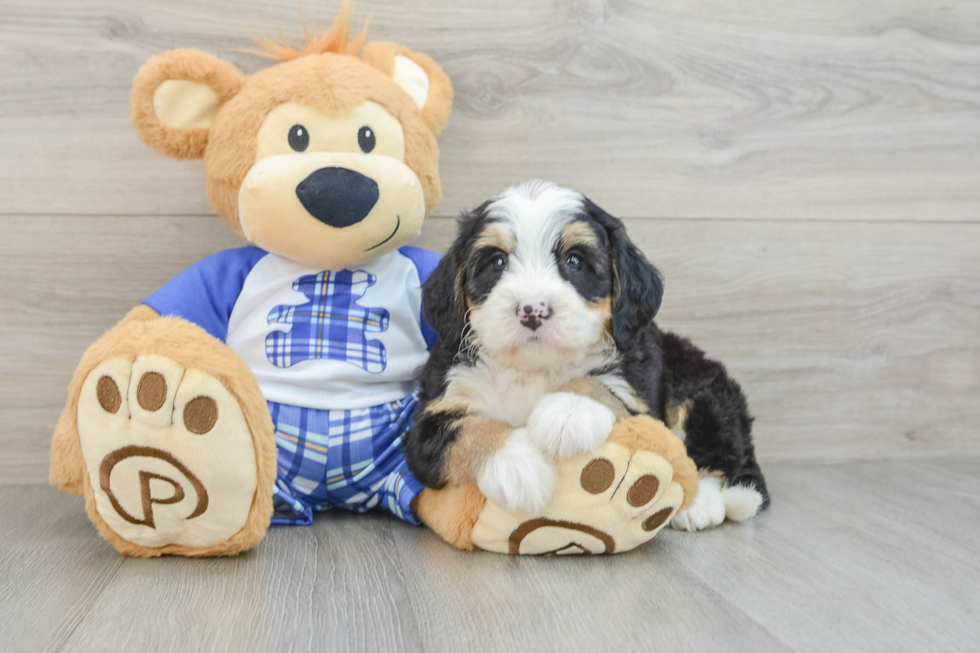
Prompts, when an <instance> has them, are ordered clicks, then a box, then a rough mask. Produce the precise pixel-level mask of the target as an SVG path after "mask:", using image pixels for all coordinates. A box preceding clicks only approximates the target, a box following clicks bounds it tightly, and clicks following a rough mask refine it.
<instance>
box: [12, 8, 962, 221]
mask: <svg viewBox="0 0 980 653" xmlns="http://www.w3.org/2000/svg"><path fill="white" fill-rule="evenodd" d="M337 4H338V3H336V2H332V3H317V6H316V7H315V8H314V7H307V16H308V17H310V18H312V19H313V20H314V21H315V22H317V23H319V24H320V25H323V24H325V23H327V22H329V21H330V20H332V18H333V15H334V13H335V11H336V5H337ZM358 10H359V13H361V14H362V16H367V15H368V13H370V12H373V13H372V14H371V15H372V19H371V36H372V38H373V39H376V40H396V41H399V42H403V43H405V44H407V45H409V46H411V47H414V48H417V49H420V50H422V51H425V52H427V53H429V54H431V55H432V56H433V57H434V58H435V59H436V60H437V61H439V62H440V63H441V64H442V65H443V66H444V67H445V69H446V71H447V72H448V73H449V74H450V76H451V77H452V79H453V81H454V85H455V88H456V93H457V95H456V102H455V114H454V117H453V119H452V120H451V122H450V126H449V129H448V130H447V132H446V133H445V135H444V137H443V138H442V139H441V143H442V152H443V158H442V171H443V186H444V188H445V191H446V198H445V200H444V202H443V203H442V205H441V206H440V207H439V209H438V212H439V215H454V214H455V213H456V212H457V211H458V210H459V209H460V208H462V207H466V206H473V205H474V204H475V203H477V202H478V201H480V200H481V199H483V198H484V197H486V196H488V195H490V194H492V193H495V192H497V191H498V190H500V188H502V187H503V186H505V185H507V184H509V183H512V182H515V181H520V180H523V179H527V178H536V177H543V178H549V179H553V180H555V181H558V182H561V183H564V184H566V185H571V186H574V187H577V188H579V189H581V190H582V191H584V192H585V193H586V194H588V195H591V196H595V199H596V200H597V201H599V203H600V204H603V203H605V204H611V203H613V202H616V203H618V204H619V212H620V213H621V214H623V215H625V216H630V217H671V218H677V217H700V218H707V217H716V218H733V217H742V218H759V217H766V218H776V219H799V218H820V219H828V220H845V219H862V220H871V219H875V220H878V219H880V220H891V219H902V220H968V221H969V220H976V219H977V215H978V211H977V209H978V202H980V185H978V184H977V183H976V180H977V178H978V176H980V27H978V26H980V4H978V3H975V2H968V1H966V0H956V1H955V2H947V3H943V4H936V3H923V2H920V1H919V0H868V1H866V2H861V3H854V2H851V1H850V0H828V1H825V2H820V3H806V2H792V3H787V2H785V1H784V0H756V1H755V2H752V3H731V2H725V1H724V0H666V1H663V2H647V1H638V2H612V1H609V2H606V1H604V0H562V1H559V2H554V1H553V0H528V1H526V2H521V3H501V2H486V1H485V0H456V1H454V2H444V1H440V0H420V1H417V2H412V3H401V2H396V0H374V1H372V2H371V3H370V4H369V5H362V6H359V7H358ZM0 12H2V15H3V16H4V21H3V23H2V24H0V44H2V45H3V51H4V56H3V57H2V58H0V97H3V98H4V99H3V101H2V102H0V178H2V179H3V180H4V183H3V184H2V185H0V206H2V211H3V212H6V213H9V214H22V213H56V214H63V213H85V214H95V215H104V214H120V215H122V214H137V213H150V214H161V215H167V214H185V215H191V214H204V213H208V212H209V211H208V209H207V205H206V201H205V198H204V194H203V192H202V186H203V185H202V181H201V166H200V164H199V163H179V162H171V161H166V160H163V159H161V158H159V157H157V156H156V155H154V154H153V153H151V152H150V151H148V150H147V149H146V148H144V147H143V146H141V145H140V143H139V142H138V141H137V139H136V136H135V134H134V132H133V129H132V128H131V126H130V124H129V119H128V113H127V107H128V98H129V85H130V82H131V79H132V77H133V75H134V74H135V72H136V71H137V69H138V68H139V66H140V65H141V64H142V62H143V61H145V60H146V59H147V58H148V57H149V56H151V55H153V54H157V53H159V52H161V51H163V50H166V49H169V48H175V47H197V48H201V49H205V50H210V51H212V52H215V53H217V54H220V55H222V56H225V57H227V58H229V59H231V60H232V61H233V62H234V63H235V64H237V65H239V66H240V67H241V68H242V69H244V70H245V71H247V72H253V71H255V70H257V69H258V68H260V67H263V66H265V65H266V63H265V62H264V61H263V60H260V59H258V58H256V57H254V56H251V55H247V54H243V53H241V52H236V51H235V49H240V48H248V47H250V46H251V42H250V41H249V39H248V36H247V35H246V33H245V30H246V28H250V29H252V30H253V31H257V32H260V33H269V32H274V31H275V28H276V27H281V28H283V30H284V32H285V33H286V34H287V35H288V36H290V37H291V38H293V39H294V40H296V39H297V38H299V37H300V35H301V30H300V25H299V20H298V18H299V17H298V8H297V6H296V4H295V3H289V2H287V3H282V2H269V1H265V0H244V1H240V2H234V3H232V2H229V1H228V0H171V1H168V2H151V1H150V0H136V1H132V0H126V1H123V0H112V1H102V2H96V1H93V0H34V1H32V2H30V3H25V2H16V1H14V0H2V1H0Z"/></svg>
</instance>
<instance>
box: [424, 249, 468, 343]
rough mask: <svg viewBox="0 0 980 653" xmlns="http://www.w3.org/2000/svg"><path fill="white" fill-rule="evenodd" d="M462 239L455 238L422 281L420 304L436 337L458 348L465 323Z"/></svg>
mask: <svg viewBox="0 0 980 653" xmlns="http://www.w3.org/2000/svg"><path fill="white" fill-rule="evenodd" d="M462 246H463V243H462V242H461V240H459V239H457V241H456V243H455V244H454V245H453V246H452V248H450V250H449V252H447V253H446V255H445V256H443V257H442V260H441V261H439V265H438V266H436V269H435V271H433V273H432V275H431V276H430V277H429V278H428V279H427V280H426V282H425V283H424V284H423V285H422V307H423V310H424V311H425V321H426V322H428V323H429V326H431V327H432V328H433V329H434V330H435V332H436V334H437V335H438V336H439V341H440V342H442V343H446V344H447V345H449V346H450V347H454V348H457V349H458V348H459V345H460V341H461V340H462V337H463V328H464V327H465V326H466V310H465V308H464V305H463V301H464V300H463V271H462V270H463V252H462Z"/></svg>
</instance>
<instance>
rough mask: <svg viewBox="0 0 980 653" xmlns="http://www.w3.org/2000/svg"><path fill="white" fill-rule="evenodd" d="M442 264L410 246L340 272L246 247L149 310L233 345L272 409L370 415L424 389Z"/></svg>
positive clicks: (156, 299)
mask: <svg viewBox="0 0 980 653" xmlns="http://www.w3.org/2000/svg"><path fill="white" fill-rule="evenodd" d="M438 262H439V256H438V255H437V254H434V253H433V252H428V251H426V250H423V249H419V248H417V247H402V248H401V249H399V250H397V251H394V252H390V253H388V254H385V255H383V256H381V257H380V258H377V259H375V260H373V261H371V262H369V263H365V264H363V265H358V266H357V267H356V269H353V270H341V271H339V272H333V271H326V270H319V269H314V268H310V267H307V266H305V265H303V264H302V263H297V262H295V261H291V260H289V259H285V258H282V257H280V256H276V255H275V254H270V253H268V252H265V251H263V250H261V249H258V248H255V247H241V248H239V249H230V250H226V251H224V252H219V253H217V254H214V255H212V256H209V257H207V258H205V259H203V260H201V261H198V262H197V263H195V264H194V265H192V266H191V267H189V268H187V269H186V270H184V271H183V272H182V273H180V274H179V275H177V276H176V277H175V278H174V279H173V280H172V281H170V282H169V283H168V284H167V285H165V286H164V287H163V288H161V289H160V290H159V291H157V292H156V293H154V294H153V295H151V296H150V297H148V298H147V299H146V301H145V302H144V303H145V304H147V305H148V306H150V307H151V308H153V309H154V310H156V311H157V312H158V313H160V314H161V315H163V316H174V317H181V318H184V319H186V320H188V321H190V322H193V323H194V324H197V325H199V326H201V327H202V328H204V329H205V330H206V331H207V332H208V333H210V334H211V335H212V336H214V337H215V338H217V339H219V340H221V341H222V342H224V343H226V344H227V345H228V346H229V347H231V348H232V350H234V351H235V353H236V354H238V355H239V356H240V357H241V358H242V360H244V361H245V363H246V364H247V365H248V366H249V368H251V370H252V371H253V372H254V373H255V376H256V378H257V379H258V382H259V387H260V388H261V389H262V393H263V395H265V398H266V399H267V400H269V401H274V402H277V403H281V404H287V405H290V406H301V407H305V408H316V409H322V410H332V409H357V408H367V407H370V406H379V405H381V404H384V403H388V402H392V401H398V400H401V399H404V398H405V397H407V396H408V395H410V394H412V393H413V392H414V391H415V390H416V389H417V387H418V376H419V372H420V370H421V367H422V365H424V364H425V361H426V360H427V359H428V355H429V354H428V352H429V349H430V348H431V347H432V345H433V344H434V343H435V339H436V335H435V332H434V331H433V330H432V328H431V327H429V325H428V324H426V322H425V319H424V318H423V316H422V292H421V290H422V284H423V283H424V282H425V280H426V279H428V278H429V275H430V274H432V271H433V270H434V269H435V267H436V265H437V264H438Z"/></svg>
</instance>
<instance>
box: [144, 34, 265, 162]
mask: <svg viewBox="0 0 980 653" xmlns="http://www.w3.org/2000/svg"><path fill="white" fill-rule="evenodd" d="M244 84H245V76H244V75H243V74H242V73H240V72H239V71H238V69H237V68H235V67H234V66H233V65H231V64H230V63H228V62H227V61H224V60H222V59H219V58H218V57H215V56H213V55H210V54H207V53H205V52H201V51H200V50H171V51H169V52H164V53H163V54H161V55H157V56H155V57H153V58H151V59H150V60H149V61H147V62H146V63H145V64H143V67H142V68H140V70H139V72H138V73H136V79H134V80H133V94H132V96H131V97H130V101H129V113H130V117H131V118H132V120H133V125H134V126H135V127H136V131H137V132H138V133H139V137H140V140H141V141H143V142H144V143H145V144H147V145H149V146H150V147H152V148H153V149H154V150H156V151H157V152H160V153H161V154H163V155H166V156H170V157H174V158H176V159H199V158H201V157H202V156H204V148H205V147H206V146H207V144H208V132H209V130H210V129H211V124H212V123H213V122H214V118H215V116H217V114H218V109H220V108H221V105H223V104H224V103H225V102H227V101H228V100H230V99H231V98H233V97H234V96H235V94H237V93H238V91H240V90H241V88H242V86H243V85H244Z"/></svg>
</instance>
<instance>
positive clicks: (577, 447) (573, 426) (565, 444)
mask: <svg viewBox="0 0 980 653" xmlns="http://www.w3.org/2000/svg"><path fill="white" fill-rule="evenodd" d="M615 421H616V415H615V414H613V412H612V411H611V410H609V408H607V407H606V406H603V405H602V404H600V403H599V402H598V401H595V400H593V399H589V398H588V397H582V396H579V395H576V394H572V393H570V392H554V393H551V394H546V395H545V396H543V397H541V399H540V400H539V401H538V405H537V406H536V407H535V408H534V410H533V411H532V412H531V417H530V418H529V419H528V421H527V433H528V439H530V441H531V442H532V443H533V444H535V445H536V446H537V447H538V448H540V449H541V450H542V451H544V452H545V453H546V454H548V455H549V456H557V457H558V458H569V457H571V456H575V455H577V454H580V453H584V452H586V451H593V450H594V449H596V448H597V447H598V446H599V445H601V444H602V443H603V442H605V441H606V438H608V437H609V433H610V431H612V427H613V423H614V422H615Z"/></svg>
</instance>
